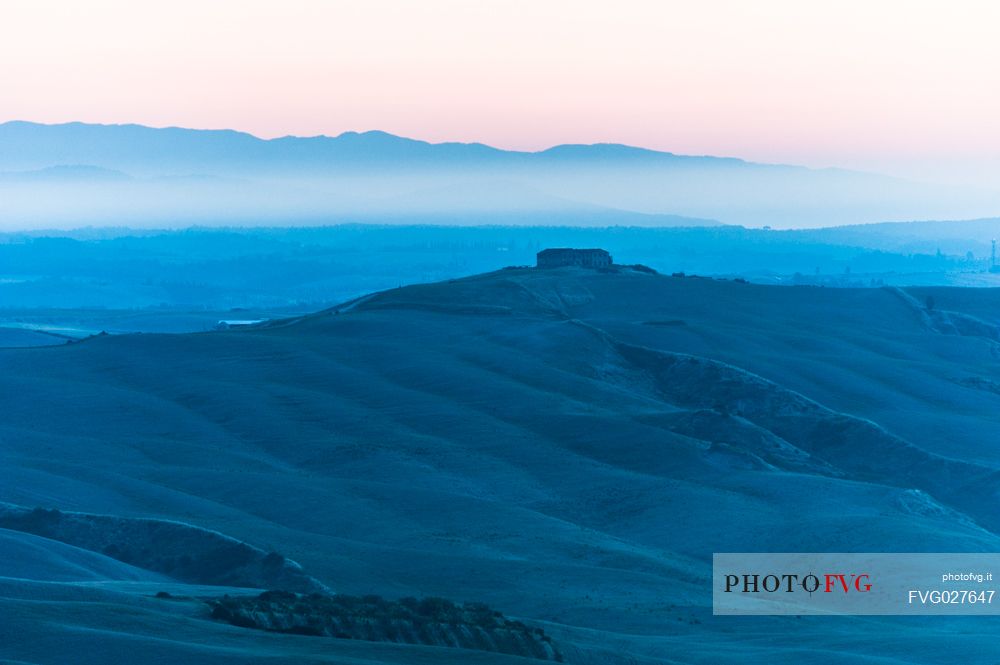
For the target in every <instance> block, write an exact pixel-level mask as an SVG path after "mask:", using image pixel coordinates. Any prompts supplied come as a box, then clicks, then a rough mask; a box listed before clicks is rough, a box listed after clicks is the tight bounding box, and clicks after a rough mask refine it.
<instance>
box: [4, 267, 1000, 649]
mask: <svg viewBox="0 0 1000 665" xmlns="http://www.w3.org/2000/svg"><path fill="white" fill-rule="evenodd" d="M928 296H931V297H932V298H933V301H931V300H928ZM998 328H1000V292H998V291H997V290H990V289H948V288H937V289H898V288H884V289H827V288H820V287H806V286H802V287H778V286H764V285H755V284H747V283H744V282H741V281H727V280H713V279H706V278H696V277H667V276H662V275H656V274H652V273H649V272H647V271H644V270H636V269H631V268H627V267H618V268H616V269H615V270H612V271H607V272H597V271H590V270H582V269H575V268H566V269H557V270H546V271H542V270H535V269H528V268H519V269H509V270H502V271H498V272H494V273H489V274H484V275H478V276H474V277H470V278H466V279H458V280H450V281H447V282H440V283H433V284H424V285H417V286H411V287H405V288H399V289H391V290H388V291H383V292H379V293H375V294H372V295H370V296H367V297H364V298H361V299H359V300H356V301H354V302H353V303H351V304H349V305H345V306H341V307H337V308H333V309H330V310H325V311H322V312H318V313H316V314H310V315H306V316H300V317H296V318H292V319H283V320H280V321H273V322H269V323H266V324H262V325H259V326H256V327H251V328H245V329H233V330H228V331H219V332H210V333H199V334H184V335H168V334H141V335H121V336H101V337H93V338H90V339H87V340H84V341H80V342H74V343H71V344H66V345H62V346H58V347H39V348H24V349H2V350H0V367H2V368H3V372H2V373H0V403H2V404H3V405H4V410H3V418H2V420H0V451H2V454H3V459H4V464H3V465H0V501H3V502H7V503H10V504H14V505H16V506H25V507H36V506H38V507H42V508H46V509H58V510H59V511H63V512H66V511H77V512H79V513H88V514H99V515H114V516H116V519H121V520H140V519H141V520H169V521H171V522H180V523H184V524H188V525H191V526H192V527H196V528H198V529H202V530H210V531H211V532H213V533H215V532H217V533H221V534H226V536H227V537H231V538H234V539H237V540H238V541H242V542H245V543H247V544H248V545H249V546H252V547H253V548H256V550H257V551H261V552H265V551H266V552H270V551H273V552H275V553H280V556H281V557H282V559H281V560H282V561H284V557H288V559H290V560H293V561H295V562H298V563H299V564H301V566H302V570H304V571H305V572H306V573H307V574H308V575H310V576H312V577H314V578H315V579H317V580H319V581H320V582H321V583H322V584H325V585H327V586H328V587H330V588H331V589H333V590H334V591H336V592H339V593H344V594H352V595H358V596H361V595H364V594H380V595H382V596H385V597H387V598H400V597H403V596H441V597H445V598H449V599H452V600H454V601H456V602H483V603H487V604H489V605H490V606H492V607H495V608H496V609H497V610H499V611H501V612H503V613H504V614H505V615H508V616H511V617H514V618H516V619H518V620H520V621H523V622H525V623H526V624H527V625H529V626H538V627H540V628H544V631H545V633H546V634H547V635H551V637H552V639H553V640H554V641H555V643H556V644H557V645H558V648H559V651H560V652H561V654H562V655H563V656H564V657H565V660H566V662H575V663H588V664H597V663H608V664H619V663H621V664H625V663H639V664H643V665H645V664H647V663H648V664H652V663H663V662H676V663H725V662H731V663H769V664H775V663H799V662H804V661H808V662H831V663H833V662H837V663H876V662H877V663H904V662H918V663H935V662H941V661H942V659H944V658H948V659H959V660H968V661H969V662H983V660H982V659H983V656H984V654H986V655H987V656H991V657H993V658H994V659H995V657H996V656H997V655H998V653H1000V651H998V648H997V647H996V644H995V637H994V636H993V634H992V633H993V630H992V627H991V626H992V624H991V623H987V622H986V621H983V620H976V619H971V618H965V619H941V618H935V620H934V622H933V623H930V622H926V621H921V620H919V619H917V618H909V619H907V620H903V619H894V618H863V619H861V618H857V619H855V618H846V617H841V618H824V617H804V618H796V617H773V618H767V617H762V618H749V617H714V616H713V615H712V613H711V594H710V585H709V579H710V575H711V555H712V553H713V552H720V551H930V552H934V551H954V552H958V551H973V552H987V551H997V550H998V548H1000V535H998V534H1000V519H998V517H997V513H996V510H995V506H996V500H997V497H996V487H997V482H998V480H1000V452H998V451H997V450H996V449H995V447H994V446H992V445H991V440H992V433H995V432H996V431H997V427H998V425H1000V409H997V407H998V406H1000V391H998V390H996V389H995V387H996V386H997V385H1000V341H998V340H1000V336H998ZM8 528H9V527H8ZM46 533H47V534H48V535H49V536H57V535H58V533H59V532H58V531H49V532H46ZM0 536H3V537H4V538H17V539H24V543H25V544H24V546H28V545H30V546H31V547H43V546H45V544H46V543H48V547H49V548H50V549H49V551H50V556H51V557H52V558H53V560H54V561H55V562H56V563H54V564H53V565H52V566H51V567H50V568H49V569H44V568H43V569H41V570H34V569H32V570H28V569H25V567H23V565H21V566H20V567H19V566H14V565H13V564H11V563H9V562H7V561H0V565H2V566H3V567H4V568H6V567H8V566H10V567H9V568H6V569H8V570H13V571H15V574H13V575H8V576H6V577H4V578H0V613H2V614H3V616H6V617H11V616H12V617H14V619H13V621H11V622H5V623H4V624H3V625H0V658H7V659H11V660H15V661H22V662H30V663H38V664H42V663H61V662H65V660H66V654H67V653H73V654H75V655H77V656H80V657H79V659H78V660H80V661H81V662H86V659H85V658H84V657H83V656H82V655H80V654H82V653H83V652H84V651H86V652H87V653H89V654H94V655H93V656H92V657H91V661H90V662H109V660H114V658H119V659H120V658H125V656H124V655H123V654H126V653H129V652H130V650H134V649H141V650H142V653H143V654H144V656H146V657H148V659H149V662H171V661H176V660H178V659H180V660H183V661H184V662H199V663H201V662H204V663H211V662H223V661H225V660H227V659H229V660H230V661H231V660H232V659H234V658H235V659H238V660H240V661H241V662H258V661H260V662H265V661H267V662H274V660H275V659H276V660H278V661H284V662H352V663H383V662H392V663H431V662H433V663H452V662H454V663H497V664H499V663H514V662H531V661H526V660H523V659H520V658H518V657H515V656H507V655H502V654H496V653H485V652H478V651H472V650H467V649H456V648H444V647H439V646H424V645H416V644H385V643H375V642H364V641H358V640H344V639H333V638H325V637H312V636H305V635H285V634H273V633H267V632H262V631H256V630H250V629H245V628H240V627H237V626H230V625H226V624H221V623H218V622H214V621H212V620H211V619H210V617H209V611H208V607H207V605H206V604H205V602H204V601H202V600H200V599H201V598H203V597H212V596H214V597H218V596H221V595H222V594H223V593H235V592H234V591H233V590H232V589H229V588H224V587H220V586H205V584H204V583H200V582H194V581H191V580H190V579H188V580H187V581H185V580H179V579H177V578H172V577H170V575H169V574H168V573H165V572H164V570H163V569H160V570H159V571H158V572H153V571H147V572H145V573H142V575H166V577H167V578H169V579H166V580H162V579H161V580H159V581H157V580H149V579H142V578H141V576H140V575H139V574H138V573H133V572H132V570H133V568H134V567H135V566H136V564H141V563H142V560H141V557H140V558H136V557H133V558H132V560H131V561H130V562H129V563H128V564H126V563H124V562H121V561H118V560H116V559H115V558H114V557H113V556H110V555H109V554H108V553H107V552H96V553H95V552H91V553H89V554H87V553H85V554H83V555H80V554H72V556H71V555H70V554H68V553H67V551H66V550H67V548H71V546H72V543H65V542H60V541H57V540H52V539H51V538H50V539H48V540H46V539H45V538H40V537H38V536H37V535H29V534H26V533H25V532H15V533H7V532H0ZM21 547H22V545H18V548H21ZM18 548H13V547H7V546H0V556H17V552H18V551H21V550H20V549H18ZM9 552H14V554H13V555H11V554H9ZM73 552H76V550H73ZM85 556H86V557H100V561H99V562H89V563H88V568H87V570H90V571H94V570H96V571H98V572H100V571H102V570H105V571H106V572H104V573H101V574H103V575H106V580H105V581H103V582H96V583H95V582H94V581H93V580H90V581H88V582H86V583H83V582H79V581H76V582H74V581H72V580H70V581H67V580H66V579H65V576H64V575H62V574H61V573H60V571H61V570H63V569H64V566H65V565H64V564H61V563H59V561H63V560H75V559H72V557H78V558H79V561H80V562H83V557H85ZM22 560H23V557H22ZM98 563H100V565H98ZM77 565H82V563H80V564H77ZM127 565H129V566H132V567H133V568H125V566H127ZM115 566H122V567H123V568H122V569H121V570H119V569H117V568H115ZM139 567H140V569H141V566H139ZM4 568H0V570H3V569H4ZM17 571H20V572H17ZM136 576H138V577H140V579H128V578H130V577H136ZM14 578H17V579H14ZM157 591H164V592H169V593H170V594H171V596H173V597H174V598H172V599H163V598H155V597H154V595H155V594H156V592H157ZM956 631H961V632H962V639H961V640H958V641H956V640H953V639H951V640H944V639H942V636H943V635H953V634H954V633H955V632H956ZM166 635H169V639H168V638H166V637H165V636H166ZM55 645H59V646H58V648H57V647H56V646H55ZM60 650H62V651H60ZM66 650H72V651H66ZM269 659H270V660H269Z"/></svg>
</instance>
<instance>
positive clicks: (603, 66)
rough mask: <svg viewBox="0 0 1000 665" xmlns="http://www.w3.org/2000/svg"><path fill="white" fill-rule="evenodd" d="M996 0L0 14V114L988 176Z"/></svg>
mask: <svg viewBox="0 0 1000 665" xmlns="http://www.w3.org/2000/svg"><path fill="white" fill-rule="evenodd" d="M998 25H1000V4H998V3H995V2H988V1H981V2H979V1H976V2H973V1H961V0H959V1H954V0H953V1H952V2H949V3H943V2H921V1H919V0H908V1H904V0H882V1H879V0H866V1H864V2H862V1H858V0H842V1H838V2H826V1H808V2H807V1H804V0H758V1H755V2H750V1H743V0H699V1H698V2H692V1H690V0H685V1H677V2H675V1H671V0H617V1H616V2H610V1H607V2H594V1H590V0H575V1H570V0H503V1H497V0H421V1H420V2H417V1H403V0H351V1H347V0H328V1H321V0H282V1H280V2H279V1H277V0H274V1H271V2H259V1H254V0H243V1H241V2H233V1H230V0H212V1H207V0H200V1H198V2H193V1H190V0H179V1H177V0H175V1H172V2H161V1H144V2H138V1H136V0H131V1H118V0H96V1H95V0H91V1H88V2H86V3H83V2H75V1H72V0H66V1H64V2H54V1H51V0H23V1H22V0H7V1H5V2H3V3H2V4H0V62H3V63H4V65H3V67H2V68H0V120H11V119H23V120H35V121H40V122H61V121H69V120H83V121H89V122H108V123H115V122H138V123H142V124H149V125H154V126H164V125H180V126H188V127H213V128H218V127H231V128H235V129H241V130H245V131H249V132H251V133H254V134H257V135H259V136H264V137H271V136H279V135H285V134H299V135H313V134H338V133H340V132H342V131H345V130H365V129H383V130H386V131H389V132H393V133H397V134H402V135H406V136H413V137H417V138H424V139H427V140H431V141H444V140H457V141H482V142H486V143H490V144H493V145H496V146H499V147H506V148H521V149H537V148H543V147H547V146H550V145H552V144H557V143H565V142H587V143H590V142H598V141H614V142H623V143H630V144H635V145H643V146H647V147H652V148H657V149H662V150H670V151H673V152H679V153H694V154H717V155H736V156H740V157H745V158H748V159H754V160H759V161H772V162H773V161H780V162H794V163H801V164H807V165H811V166H844V167H852V168H868V169H875V170H883V171H889V172H894V173H900V174H904V175H911V176H918V177H928V178H931V177H933V178H935V179H941V180H944V179H952V180H959V179H967V180H970V181H971V180H973V179H976V180H986V179H987V178H996V177H1000V73H998V71H997V67H998V65H1000V40H998V39H997V38H996V35H995V32H996V29H997V26H998Z"/></svg>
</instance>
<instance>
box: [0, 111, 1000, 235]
mask: <svg viewBox="0 0 1000 665" xmlns="http://www.w3.org/2000/svg"><path fill="white" fill-rule="evenodd" d="M470 192H482V193H480V194H477V195H475V196H470ZM0 194H2V197H3V200H4V204H3V205H2V206H0V224H3V225H7V226H10V227H13V226H15V225H16V227H17V228H25V227H29V228H50V227H62V228H65V227H78V226H80V225H87V224H98V225H130V226H147V227H148V226H172V227H178V226H185V225H190V224H192V223H199V224H209V225H219V224H232V223H241V224H261V223H271V224H275V223H277V224H285V225H287V224H290V223H298V224H302V223H310V224H317V223H330V222H332V221H341V222H343V221H373V220H375V221H383V222H390V223H400V222H411V223H412V222H414V221H424V222H427V221H433V222H435V223H448V224H540V223H545V224H565V225H574V224H575V225H587V226H609V225H637V226H702V225H706V224H712V223H718V222H723V223H726V224H742V225H753V226H764V225H770V226H774V227H785V228H790V227H792V228H810V227H818V226H829V225H835V224H857V223H864V222H873V221H902V220H912V219H926V218H934V219H956V218H975V217H987V216H995V215H996V212H997V210H998V209H1000V192H997V191H985V190H983V191H981V190H975V189H971V188H957V187H946V186H937V185H933V184H928V183H913V182H908V181H905V180H900V179H897V178H892V177H888V176H884V175H878V174H872V173H861V172H854V171H846V170H839V169H809V168H803V167H800V166H791V165H776V164H759V163H754V162H748V161H744V160H741V159H735V158H727V157H711V156H687V155H676V154H673V153H670V152H659V151H655V150H647V149H643V148H638V147H632V146H626V145H619V144H595V145H560V146H555V147H552V148H550V149H547V150H541V151H537V152H524V151H513V150H500V149H497V148H493V147H490V146H486V145H482V144H478V143H437V144H434V143H428V142H425V141H419V140H414V139H409V138H404V137H399V136H394V135H392V134H388V133H385V132H381V131H368V132H362V133H358V132H346V133H343V134H340V135H339V136H332V137H331V136H314V137H293V136H286V137H281V138H275V139H269V140H265V139H260V138H257V137H255V136H252V135H250V134H246V133H242V132H236V131H231V130H193V129H184V128H177V127H169V128H151V127H144V126H141V125H93V124H84V123H67V124H60V125H43V124H37V123H30V122H21V121H16V122H7V123H3V124H0Z"/></svg>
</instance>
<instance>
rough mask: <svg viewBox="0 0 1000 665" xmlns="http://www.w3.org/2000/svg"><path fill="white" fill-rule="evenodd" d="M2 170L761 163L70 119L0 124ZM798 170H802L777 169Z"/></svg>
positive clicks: (570, 147) (628, 149)
mask: <svg viewBox="0 0 1000 665" xmlns="http://www.w3.org/2000/svg"><path fill="white" fill-rule="evenodd" d="M0 146H2V147H3V148H5V149H4V150H3V151H2V152H0V170H35V169H41V168H45V167H49V166H53V165H56V164H89V165H94V166H99V167H102V168H109V169H122V170H130V169H131V170H136V169H137V168H140V167H141V168H142V169H144V168H146V167H147V166H148V165H147V164H146V160H148V159H150V158H152V157H154V156H155V157H157V158H159V159H160V160H161V161H160V167H161V168H166V169H170V168H183V167H190V168H192V169H194V171H197V170H198V169H199V168H204V167H206V166H227V167H230V168H232V167H235V166H239V167H241V168H243V169H253V168H263V167H265V166H266V167H275V166H281V167H283V168H289V167H293V166H298V167H300V168H336V167H338V166H343V165H350V166H353V167H357V166H360V165H365V164H384V163H386V162H394V161H399V160H413V161H416V162H417V163H420V164H422V165H424V166H433V165H442V166H443V165H448V164H456V163H457V164H462V163H468V162H472V161H475V162H476V163H477V164H479V165H484V166H489V165H526V164H533V163H534V164H546V163H560V162H565V161H577V160H580V161H594V160H625V161H629V162H633V163H635V162H654V163H658V164H660V165H663V164H666V163H674V164H689V163H690V164H695V163H696V164H699V165H715V166H729V167H732V166H744V167H763V166H768V167H772V165H762V164H756V163H752V162H747V161H744V160H741V159H735V158H730V157H711V156H687V155H676V154H674V153H671V152H661V151H656V150H650V149H647V148H640V147H634V146H628V145H623V144H617V143H597V144H591V145H585V144H563V145H557V146H553V147H551V148H548V149H546V150H540V151H536V152H525V151H517V150H503V149H500V148H495V147H492V146H488V145H485V144H483V143H458V142H445V143H430V142H428V141H422V140H418V139H412V138H405V137H402V136H396V135H394V134H390V133H388V132H383V131H378V130H373V131H365V132H355V131H348V132H343V133H341V134H339V135H337V136H326V135H319V136H308V137H303V136H283V137H279V138H273V139H263V138H259V137H257V136H254V135H252V134H249V133H245V132H239V131H235V130H230V129H221V130H220V129H186V128H180V127H164V128H154V127H147V126H144V125H136V124H124V125H104V124H87V123H81V122H70V123H63V124H52V125H50V124H41V123H34V122H26V121H20V120H16V121H10V122H6V123H3V124H0ZM782 168H803V167H787V166H786V167H782Z"/></svg>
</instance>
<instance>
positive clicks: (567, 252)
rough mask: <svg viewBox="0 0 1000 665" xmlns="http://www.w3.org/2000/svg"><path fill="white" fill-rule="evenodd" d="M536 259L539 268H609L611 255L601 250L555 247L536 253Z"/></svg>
mask: <svg viewBox="0 0 1000 665" xmlns="http://www.w3.org/2000/svg"><path fill="white" fill-rule="evenodd" d="M536 259H537V261H538V263H537V267H539V268H561V267H563V266H579V267H581V268H608V267H610V266H611V255H610V254H608V252H607V251H605V250H603V249H571V248H569V247H555V248H552V249H543V250H542V251H540V252H538V254H537V256H536Z"/></svg>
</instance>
